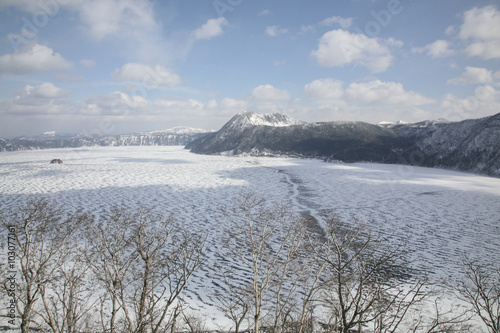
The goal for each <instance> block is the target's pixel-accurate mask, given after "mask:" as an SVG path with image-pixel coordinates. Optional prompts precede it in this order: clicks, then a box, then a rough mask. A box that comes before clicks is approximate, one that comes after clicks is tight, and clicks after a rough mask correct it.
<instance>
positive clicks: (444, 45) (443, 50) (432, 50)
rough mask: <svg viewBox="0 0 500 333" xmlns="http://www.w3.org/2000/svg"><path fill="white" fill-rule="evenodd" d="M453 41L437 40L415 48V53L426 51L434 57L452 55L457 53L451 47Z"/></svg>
mask: <svg viewBox="0 0 500 333" xmlns="http://www.w3.org/2000/svg"><path fill="white" fill-rule="evenodd" d="M450 46H451V43H450V42H449V41H447V40H437V41H435V42H433V43H431V44H428V45H426V46H424V47H419V48H414V49H413V52H415V53H424V52H425V53H426V54H427V55H428V56H431V57H433V58H444V57H448V56H451V55H453V54H454V53H455V51H453V50H452V49H451V48H450Z"/></svg>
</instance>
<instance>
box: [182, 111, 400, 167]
mask: <svg viewBox="0 0 500 333" xmlns="http://www.w3.org/2000/svg"><path fill="white" fill-rule="evenodd" d="M254 119H256V121H252V120H254ZM262 119H266V121H261V120H262ZM273 124H279V125H273ZM396 138H397V135H395V134H394V133H393V132H392V131H391V130H388V129H386V128H383V127H380V126H377V125H372V124H368V123H363V122H345V121H339V122H324V123H310V124H307V123H304V122H301V121H297V120H294V119H292V118H289V117H287V116H285V115H280V114H270V115H257V114H254V113H251V112H244V113H240V114H238V115H236V116H235V117H233V118H232V119H231V120H230V121H229V122H228V123H227V124H225V125H224V126H223V127H222V128H221V129H220V130H219V131H218V132H216V133H210V134H208V135H206V136H204V137H202V138H200V139H197V140H194V141H193V142H191V143H190V144H188V145H187V146H186V148H187V149H191V151H192V152H195V153H202V154H225V155H238V154H243V153H251V154H255V155H262V154H263V155H266V154H296V155H305V156H314V157H323V158H329V159H335V160H345V161H356V160H370V161H377V162H396V161H397V156H396V154H395V153H394V152H393V151H392V150H391V148H392V147H393V146H394V145H395V144H396Z"/></svg>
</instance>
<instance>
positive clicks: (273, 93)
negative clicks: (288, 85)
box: [251, 84, 290, 101]
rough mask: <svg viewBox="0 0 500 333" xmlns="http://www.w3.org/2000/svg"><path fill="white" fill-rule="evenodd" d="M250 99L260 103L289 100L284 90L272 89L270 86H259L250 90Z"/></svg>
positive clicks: (288, 95)
mask: <svg viewBox="0 0 500 333" xmlns="http://www.w3.org/2000/svg"><path fill="white" fill-rule="evenodd" d="M251 98H252V99H254V100H261V101H280V100H287V99H290V94H289V93H288V92H287V91H286V90H281V89H278V88H275V87H273V86H272V85H270V84H265V85H260V86H258V87H255V88H254V89H253V90H252V93H251Z"/></svg>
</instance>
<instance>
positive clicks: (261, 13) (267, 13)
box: [258, 9, 271, 16]
mask: <svg viewBox="0 0 500 333" xmlns="http://www.w3.org/2000/svg"><path fill="white" fill-rule="evenodd" d="M270 14H271V11H270V10H269V9H264V10H263V11H261V12H259V14H258V15H259V16H265V15H270Z"/></svg>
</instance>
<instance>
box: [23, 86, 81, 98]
mask: <svg viewBox="0 0 500 333" xmlns="http://www.w3.org/2000/svg"><path fill="white" fill-rule="evenodd" d="M69 94H71V91H69V90H65V89H62V88H59V87H56V86H55V85H53V84H52V83H50V82H44V83H42V84H41V85H39V86H30V85H27V86H25V87H24V90H23V92H22V95H21V96H31V97H36V98H60V97H66V96H68V95H69ZM21 96H19V95H18V96H17V97H18V98H19V97H21Z"/></svg>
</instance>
